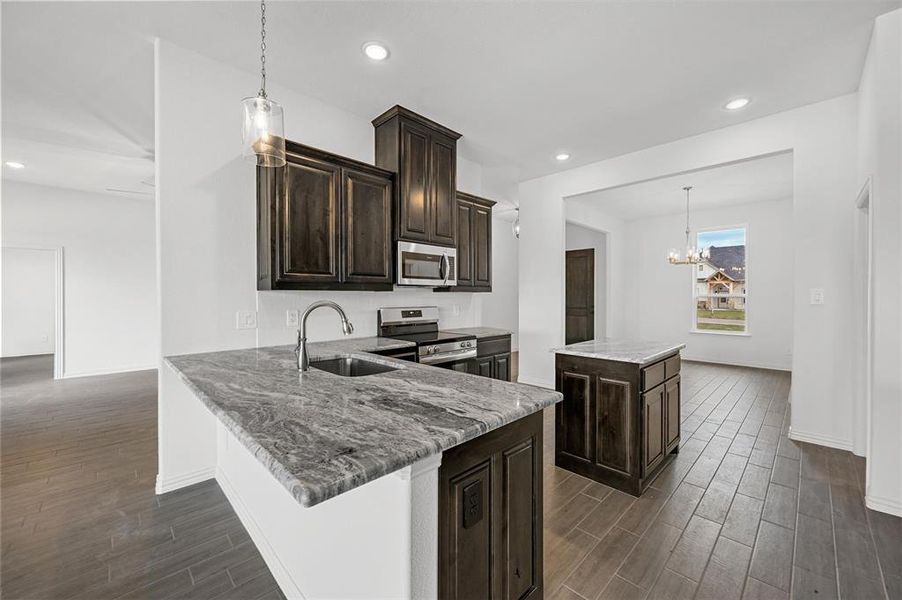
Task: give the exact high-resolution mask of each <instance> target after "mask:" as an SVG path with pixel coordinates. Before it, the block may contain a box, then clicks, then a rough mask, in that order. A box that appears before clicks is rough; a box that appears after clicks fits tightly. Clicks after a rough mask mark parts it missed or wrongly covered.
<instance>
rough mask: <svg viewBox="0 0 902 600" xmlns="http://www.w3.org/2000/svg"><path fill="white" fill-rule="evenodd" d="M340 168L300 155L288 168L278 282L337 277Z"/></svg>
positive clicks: (329, 280)
mask: <svg viewBox="0 0 902 600" xmlns="http://www.w3.org/2000/svg"><path fill="white" fill-rule="evenodd" d="M340 172H341V169H340V168H339V167H338V166H336V165H332V164H329V163H326V162H322V161H319V160H316V159H313V158H307V157H302V156H297V155H292V157H291V159H290V162H289V163H288V164H287V165H286V166H285V181H284V195H283V196H282V198H280V201H281V202H280V203H281V206H280V207H279V211H278V214H279V218H280V219H282V227H281V230H282V239H281V253H280V256H279V259H280V265H279V266H280V268H279V280H281V281H286V282H302V283H308V282H309V283H332V282H334V283H337V282H338V281H339V278H340V273H339V271H340V260H339V256H340V248H339V219H340V213H341V211H340V206H339V198H340V194H341V178H340Z"/></svg>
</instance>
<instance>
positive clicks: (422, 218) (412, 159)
mask: <svg viewBox="0 0 902 600" xmlns="http://www.w3.org/2000/svg"><path fill="white" fill-rule="evenodd" d="M430 154H431V151H430V139H429V132H428V131H426V130H425V129H421V128H419V127H417V126H415V125H412V124H410V123H407V122H402V123H401V165H400V167H399V171H400V173H401V177H400V181H399V186H400V194H399V197H400V206H399V207H398V208H399V220H400V223H399V234H400V236H401V237H402V238H404V239H408V240H413V241H424V242H428V241H429V229H430V227H429V207H428V203H429V202H430V198H429V197H430V196H431V192H430V185H429V181H430V174H429V165H430Z"/></svg>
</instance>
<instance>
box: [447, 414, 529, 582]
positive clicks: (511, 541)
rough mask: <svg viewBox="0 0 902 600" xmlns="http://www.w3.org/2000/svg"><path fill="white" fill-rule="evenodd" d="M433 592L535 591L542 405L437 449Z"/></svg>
mask: <svg viewBox="0 0 902 600" xmlns="http://www.w3.org/2000/svg"><path fill="white" fill-rule="evenodd" d="M438 485H439V536H438V537H439V569H438V571H439V574H438V576H439V582H438V584H439V595H438V596H439V598H440V599H442V600H473V599H476V598H478V599H480V600H482V599H492V600H494V599H499V600H500V599H504V600H527V599H529V600H537V599H539V598H542V582H543V579H542V413H541V412H538V413H535V414H533V415H530V416H528V417H525V418H523V419H520V420H519V421H515V422H514V423H511V424H509V425H506V426H504V427H502V428H500V429H496V430H495V431H492V432H490V433H487V434H485V435H483V436H481V437H478V438H476V439H474V440H471V441H469V442H466V443H464V444H461V445H460V446H457V447H455V448H452V449H450V450H448V451H447V452H445V453H444V455H443V456H442V465H441V467H440V468H439V483H438Z"/></svg>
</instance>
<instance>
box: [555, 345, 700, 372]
mask: <svg viewBox="0 0 902 600" xmlns="http://www.w3.org/2000/svg"><path fill="white" fill-rule="evenodd" d="M685 347H686V344H682V343H680V344H668V343H665V342H646V341H641V340H621V339H615V338H604V339H600V340H589V341H587V342H579V343H577V344H570V345H568V346H563V347H561V348H555V349H553V350H552V352H554V353H555V354H569V355H572V356H584V357H586V358H600V359H603V360H615V361H619V362H628V363H637V364H640V365H645V364H648V363H651V362H654V361H656V360H658V359H659V358H664V357H665V356H667V355H669V354H673V353H674V352H676V351H678V350H680V349H682V348H685Z"/></svg>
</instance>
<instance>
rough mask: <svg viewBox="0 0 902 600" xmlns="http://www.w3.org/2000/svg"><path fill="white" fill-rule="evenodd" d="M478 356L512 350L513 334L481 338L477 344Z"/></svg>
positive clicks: (504, 352)
mask: <svg viewBox="0 0 902 600" xmlns="http://www.w3.org/2000/svg"><path fill="white" fill-rule="evenodd" d="M476 351H477V353H478V356H490V355H493V354H506V353H509V352H510V351H511V336H509V335H506V336H503V337H496V338H489V339H482V340H479V343H478V344H476Z"/></svg>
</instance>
